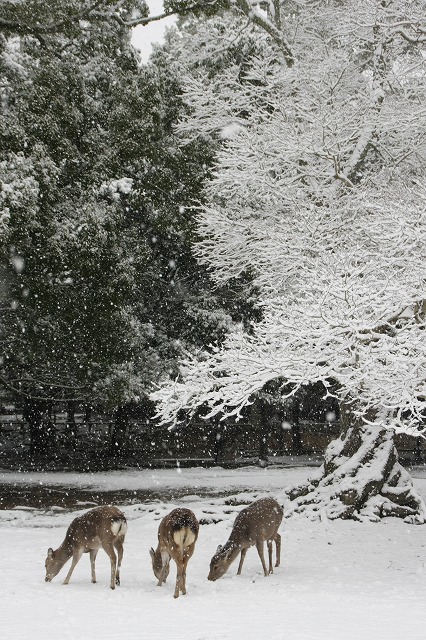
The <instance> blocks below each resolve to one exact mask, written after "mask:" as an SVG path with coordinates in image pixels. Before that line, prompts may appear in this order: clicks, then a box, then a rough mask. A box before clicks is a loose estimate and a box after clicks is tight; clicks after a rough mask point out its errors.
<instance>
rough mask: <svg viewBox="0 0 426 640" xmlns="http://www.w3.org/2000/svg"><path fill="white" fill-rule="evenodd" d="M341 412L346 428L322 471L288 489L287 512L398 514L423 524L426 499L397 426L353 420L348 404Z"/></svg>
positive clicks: (362, 516) (367, 516)
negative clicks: (399, 443)
mask: <svg viewBox="0 0 426 640" xmlns="http://www.w3.org/2000/svg"><path fill="white" fill-rule="evenodd" d="M341 415H342V427H343V431H342V434H341V436H340V438H338V439H337V440H334V441H333V442H331V443H330V445H329V446H328V448H327V450H326V452H325V457H324V463H323V465H322V466H321V467H320V469H319V471H318V474H317V476H316V477H315V478H312V479H311V480H310V481H309V482H308V484H306V485H304V486H300V487H295V488H292V489H290V490H288V491H287V495H288V497H289V498H290V500H291V501H292V503H291V504H290V508H289V510H288V511H287V513H288V514H290V513H292V514H293V513H294V514H296V513H302V512H303V513H306V514H307V515H308V516H310V517H312V518H313V519H315V518H322V517H323V516H326V517H328V518H330V519H336V518H344V519H347V518H352V519H355V520H364V519H368V520H371V521H378V520H379V519H380V518H383V517H386V516H398V517H401V518H405V520H406V521H407V522H412V523H416V524H424V523H425V522H426V505H425V503H424V501H423V499H422V498H421V496H420V495H419V494H418V493H417V492H416V491H415V489H414V487H413V483H412V480H411V477H410V475H409V474H408V473H407V471H405V469H404V468H403V467H402V466H401V465H400V464H399V462H398V453H397V451H396V448H395V445H394V437H393V436H394V434H393V431H392V430H390V429H386V428H384V427H377V426H375V425H367V424H360V423H357V422H356V421H355V423H352V425H351V426H349V425H348V423H349V420H348V418H349V416H350V415H351V412H350V411H349V410H348V409H347V408H344V409H343V410H342V412H341Z"/></svg>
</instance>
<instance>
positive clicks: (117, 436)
mask: <svg viewBox="0 0 426 640" xmlns="http://www.w3.org/2000/svg"><path fill="white" fill-rule="evenodd" d="M128 426H129V409H128V407H127V406H125V405H121V406H119V407H117V409H116V411H115V420H114V427H113V430H112V434H111V442H110V454H111V455H113V456H119V455H121V454H122V452H123V447H124V443H125V439H126V433H127V427H128Z"/></svg>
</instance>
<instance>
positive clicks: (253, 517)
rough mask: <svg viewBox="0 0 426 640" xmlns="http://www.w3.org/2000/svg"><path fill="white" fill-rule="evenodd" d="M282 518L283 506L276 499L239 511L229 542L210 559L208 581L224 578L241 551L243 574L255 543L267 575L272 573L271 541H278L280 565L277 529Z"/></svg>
mask: <svg viewBox="0 0 426 640" xmlns="http://www.w3.org/2000/svg"><path fill="white" fill-rule="evenodd" d="M282 518H283V509H282V507H281V506H280V505H279V504H278V502H277V501H276V500H274V498H261V499H260V500H257V501H256V502H253V503H252V504H251V505H249V506H248V507H246V508H245V509H243V510H242V511H240V513H239V514H238V515H237V517H236V518H235V522H234V526H233V528H232V531H231V535H230V536H229V539H228V541H227V542H226V543H225V544H224V545H223V547H222V546H221V545H219V547H218V548H217V551H216V553H215V554H214V556H213V558H212V559H211V562H210V572H209V575H208V580H213V581H214V580H217V579H218V578H221V577H222V576H223V575H224V574H225V573H226V572H227V571H228V569H229V566H230V565H231V563H232V562H233V561H234V560H235V558H236V557H237V556H238V554H239V553H241V558H240V564H239V565H238V571H237V575H240V574H241V569H242V567H243V562H244V558H245V557H246V553H247V549H248V548H249V547H251V546H253V545H254V544H255V545H256V548H257V552H258V554H259V558H260V560H261V562H262V567H263V572H264V574H265V576H267V575H268V574H269V573H273V572H274V571H273V568H272V541H275V547H276V563H275V566H276V567H279V566H280V555H281V536H280V534H279V533H278V528H279V526H280V524H281V521H282ZM265 540H266V541H267V543H268V555H269V572H268V571H267V569H266V564H265V557H264V554H263V549H264V545H263V543H264V542H265Z"/></svg>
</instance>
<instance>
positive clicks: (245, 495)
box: [0, 467, 426, 640]
mask: <svg viewBox="0 0 426 640" xmlns="http://www.w3.org/2000/svg"><path fill="white" fill-rule="evenodd" d="M311 471H312V469H308V468H304V467H299V468H284V469H279V468H267V469H258V468H255V467H251V468H245V469H235V470H224V469H217V468H216V469H210V470H206V469H182V470H156V471H149V470H146V471H120V472H111V473H99V474H68V473H67V474H63V473H61V474H35V473H34V474H18V473H11V472H4V473H0V482H2V483H9V484H10V485H14V484H18V485H19V484H25V485H28V484H29V485H34V486H38V487H40V486H45V485H48V486H50V487H55V486H61V487H63V486H68V487H70V488H72V487H78V488H81V487H84V488H86V490H87V504H85V505H84V506H83V505H82V504H81V501H80V504H79V505H76V508H77V509H79V510H77V511H73V512H72V513H70V512H69V511H68V510H64V509H61V508H58V507H56V508H55V507H53V508H50V507H49V509H31V508H22V507H21V508H20V507H19V505H17V507H16V508H14V509H10V510H3V511H0V562H1V567H2V577H3V579H2V581H1V587H0V602H1V603H2V605H1V613H0V630H1V631H2V635H3V636H6V635H7V637H12V638H17V639H18V640H27V639H31V640H46V638H56V639H58V640H61V639H65V640H68V639H69V640H74V639H76V638H78V640H97V639H99V640H101V639H102V640H108V639H109V638H114V640H115V639H117V638H119V639H120V640H126V639H132V640H133V639H135V640H136V639H138V640H139V639H144V638H151V637H152V638H156V640H163V639H164V640H165V639H167V640H169V639H173V640H184V639H185V640H216V639H218V640H225V639H228V638H229V639H231V638H232V639H233V640H235V638H237V639H238V638H242V639H244V640H252V639H253V640H259V639H262V638H265V639H267V640H278V639H279V640H323V639H324V640H325V639H327V640H342V639H344V640H352V639H356V640H382V639H383V640H385V639H386V640H397V639H398V640H399V639H401V638H404V639H407V640H425V638H426V606H425V605H426V553H425V552H426V527H425V526H415V525H407V524H405V523H404V522H402V521H400V520H397V519H387V520H385V521H383V522H381V523H379V524H370V523H363V524H360V523H355V522H340V521H339V522H336V521H335V522H329V521H327V522H311V521H309V520H307V519H304V518H291V519H288V520H285V521H284V522H283V524H282V526H281V530H280V531H281V534H282V539H283V552H282V565H281V567H280V568H278V569H276V570H275V573H274V575H273V576H270V577H268V578H264V577H263V574H262V571H261V565H260V561H259V558H258V556H257V553H256V551H255V550H254V549H251V550H250V551H249V552H248V554H247V557H246V560H245V565H244V568H243V572H242V575H241V576H236V575H235V574H236V570H237V562H235V564H234V565H232V566H231V568H230V570H229V572H228V573H227V574H226V575H225V576H224V577H223V578H221V579H220V580H218V581H217V582H215V583H212V582H208V581H207V573H208V567H209V562H210V559H211V556H212V555H213V553H214V552H215V550H216V547H217V545H218V544H219V543H221V544H223V543H224V542H225V541H226V539H227V537H228V535H229V532H230V530H231V527H232V523H233V521H234V518H235V515H236V513H237V512H238V511H239V510H240V509H241V508H242V503H247V502H250V501H251V500H253V499H255V498H257V497H261V496H264V495H274V496H276V497H277V498H278V499H280V494H281V493H282V490H283V488H285V487H286V486H288V485H290V484H294V483H298V482H300V481H302V480H303V479H304V478H306V477H307V476H308V475H309V473H310V472H311ZM415 475H417V476H418V477H417V478H416V480H415V484H416V486H417V488H418V489H419V490H420V492H421V493H422V495H423V497H425V498H426V479H425V475H426V474H425V473H423V472H420V473H417V474H415ZM40 483H42V484H40ZM118 489H125V490H127V491H128V492H129V495H128V500H126V504H124V505H118V506H121V507H122V509H123V511H124V512H125V514H126V516H127V518H128V521H129V530H128V535H127V538H126V542H125V553H124V561H123V567H122V571H121V582H122V584H121V586H120V587H118V588H117V589H116V590H115V591H111V590H110V589H109V586H108V585H109V560H108V558H107V556H106V554H104V553H103V552H102V551H100V553H99V555H98V558H97V574H98V576H97V577H98V582H97V584H95V585H93V584H91V582H90V563H89V559H88V556H86V555H85V556H83V558H82V559H81V561H80V563H79V565H78V566H77V568H76V569H75V571H74V574H73V576H72V578H71V582H70V584H69V585H68V586H63V585H62V580H63V579H64V577H65V574H66V570H65V568H64V569H63V570H62V572H61V573H60V574H59V575H58V576H57V577H56V578H55V579H54V581H53V582H51V583H46V582H44V560H45V557H46V551H47V548H48V547H49V546H53V547H54V548H56V547H57V546H58V545H59V544H60V542H62V540H63V537H64V535H65V531H66V528H67V526H68V524H69V523H70V521H71V520H72V518H73V517H75V515H77V514H79V513H81V512H83V511H84V510H86V509H87V508H89V507H90V506H92V504H91V502H93V500H92V499H91V498H92V497H93V496H92V494H93V492H94V491H95V490H96V491H99V490H104V491H112V490H118ZM139 490H147V491H148V492H149V491H155V492H156V493H158V492H161V491H163V492H164V495H167V496H169V497H168V498H167V502H164V501H161V500H149V499H147V500H145V501H144V502H143V503H141V502H139V503H137V502H134V503H132V495H133V492H134V491H139ZM185 492H186V494H187V495H184V497H180V498H176V499H173V500H172V499H171V498H170V496H173V494H175V495H180V496H182V495H183V494H184V493H185ZM225 493H226V494H229V493H232V494H233V495H234V497H235V500H232V499H231V500H230V499H229V497H226V498H223V497H221V496H222V495H223V494H225ZM207 494H210V495H209V497H206V495H207ZM178 505H184V506H187V507H189V508H191V509H192V510H193V511H194V512H195V514H196V515H197V516H198V518H199V519H201V520H202V522H204V523H205V524H203V525H202V526H201V528H200V535H199V539H198V542H197V547H196V550H195V554H194V556H193V558H192V559H191V561H190V563H189V569H188V577H187V589H188V593H187V595H186V596H181V597H180V598H179V599H177V600H175V599H174V598H173V586H174V579H175V568H174V566H173V567H172V568H171V572H170V577H169V580H168V583H167V584H166V585H164V586H163V587H162V588H159V587H157V586H156V580H155V578H154V576H153V574H152V570H151V562H150V557H149V553H148V550H149V547H150V546H155V543H156V532H157V528H158V524H159V520H160V519H161V517H162V516H163V515H164V514H166V513H167V512H168V511H169V510H171V509H172V508H173V507H175V506H178Z"/></svg>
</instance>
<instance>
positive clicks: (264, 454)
mask: <svg viewBox="0 0 426 640" xmlns="http://www.w3.org/2000/svg"><path fill="white" fill-rule="evenodd" d="M250 418H251V424H252V428H253V429H254V431H255V433H256V434H257V441H258V450H259V464H260V465H261V466H263V465H265V464H267V462H268V429H269V427H268V406H267V404H266V403H265V402H264V401H263V400H262V399H261V398H256V400H255V401H254V402H253V404H252V405H251V414H250Z"/></svg>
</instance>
